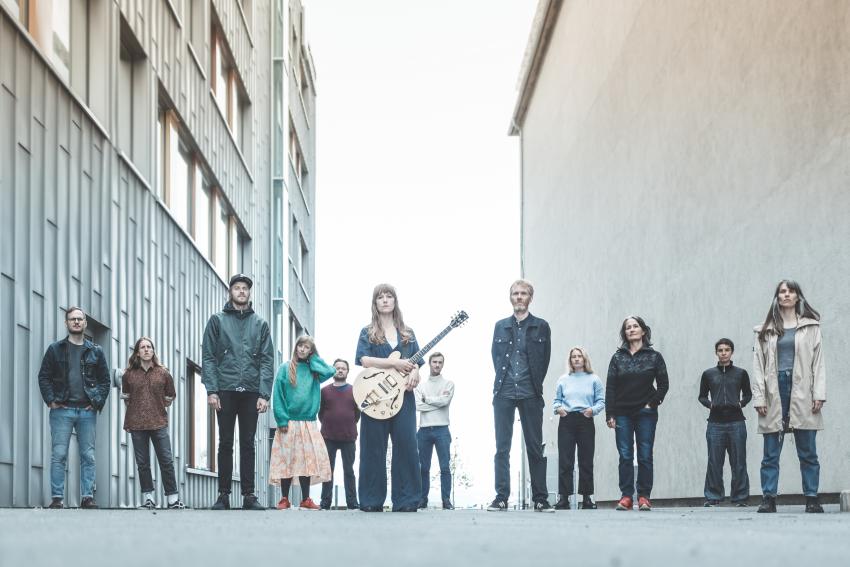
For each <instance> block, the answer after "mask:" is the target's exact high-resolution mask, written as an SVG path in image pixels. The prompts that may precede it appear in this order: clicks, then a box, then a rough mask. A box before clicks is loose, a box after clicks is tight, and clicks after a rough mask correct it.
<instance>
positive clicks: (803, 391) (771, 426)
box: [752, 317, 826, 433]
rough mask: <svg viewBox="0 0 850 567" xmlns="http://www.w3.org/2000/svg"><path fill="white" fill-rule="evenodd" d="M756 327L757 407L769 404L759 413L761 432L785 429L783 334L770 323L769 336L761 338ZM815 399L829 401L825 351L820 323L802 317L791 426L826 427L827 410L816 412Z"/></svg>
mask: <svg viewBox="0 0 850 567" xmlns="http://www.w3.org/2000/svg"><path fill="white" fill-rule="evenodd" d="M761 329H762V326H761V325H759V326H757V327H755V332H756V341H755V348H754V349H753V381H752V387H753V406H754V407H766V408H767V415H765V416H764V417H762V416H759V428H758V432H759V433H777V432H779V431H782V402H781V401H780V398H779V379H778V372H777V360H776V358H777V355H776V342H777V340H778V339H779V335H778V334H777V333H776V331H775V330H774V329H773V324H772V323H771V324H769V325H768V330H767V336H766V337H765V340H764V341H760V340H759V338H758V333H759V332H760V331H761ZM814 400H822V401H826V370H825V369H824V363H823V351H822V350H821V333H820V323H819V322H818V321H816V320H814V319H810V318H808V317H802V318H800V320H799V321H798V323H797V332H796V333H795V334H794V369H793V376H792V383H791V409H790V414H789V426H790V427H791V429H815V430H819V429H823V412H822V411H821V412H818V413H814V412H812V402H813V401H814Z"/></svg>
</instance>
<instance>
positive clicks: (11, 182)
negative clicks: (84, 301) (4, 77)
mask: <svg viewBox="0 0 850 567" xmlns="http://www.w3.org/2000/svg"><path fill="white" fill-rule="evenodd" d="M2 57H3V59H2V63H3V64H0V67H3V66H4V65H5V63H6V60H7V58H8V55H7V54H5V53H4V54H3V56H2ZM0 120H2V121H3V123H4V124H14V123H15V98H14V97H13V96H12V95H11V94H9V92H8V91H6V90H5V89H0ZM15 148H17V144H16V143H15V129H14V128H0V196H2V198H3V200H4V201H8V200H9V199H11V198H12V195H13V191H14V187H15V174H16V169H15V161H16V160H15V153H16V152H15ZM14 216H15V213H14V211H13V209H12V207H0V273H3V274H7V275H9V276H12V275H13V274H14V271H15V270H14V261H15V239H14V235H15V224H14Z"/></svg>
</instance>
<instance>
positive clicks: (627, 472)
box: [614, 408, 658, 498]
mask: <svg viewBox="0 0 850 567" xmlns="http://www.w3.org/2000/svg"><path fill="white" fill-rule="evenodd" d="M615 420H616V427H615V428H614V437H615V439H616V441H617V452H618V453H619V454H620V494H622V495H623V496H629V497H632V496H634V494H635V469H634V452H633V451H634V445H635V444H637V461H638V477H637V493H638V496H645V497H646V498H649V495H650V493H651V492H652V448H653V446H654V445H655V427H656V425H658V410H657V409H656V408H642V409H641V410H640V411H639V412H638V413H636V414H632V415H618V416H616V417H615Z"/></svg>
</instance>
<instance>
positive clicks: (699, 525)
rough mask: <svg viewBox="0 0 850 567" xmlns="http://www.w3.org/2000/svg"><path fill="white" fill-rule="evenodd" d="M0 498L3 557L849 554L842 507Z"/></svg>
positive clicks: (61, 560)
mask: <svg viewBox="0 0 850 567" xmlns="http://www.w3.org/2000/svg"><path fill="white" fill-rule="evenodd" d="M825 509H826V511H827V513H825V514H805V513H803V506H780V507H779V512H778V513H776V514H756V510H755V508H754V507H751V508H745V509H739V508H729V507H720V508H711V509H707V508H656V509H654V510H653V511H652V512H638V511H632V512H617V511H614V510H612V509H599V510H570V511H558V512H556V513H550V514H544V513H537V512H532V511H508V512H486V511H483V510H455V511H442V510H426V511H420V512H418V513H415V514H411V513H389V512H385V513H373V514H367V513H363V512H359V511H347V510H341V511H319V512H310V511H302V510H295V509H294V510H288V511H277V510H268V511H265V512H247V511H242V510H232V511H228V512H212V511H207V510H182V511H173V510H156V511H147V510H47V509H41V508H38V509H2V510H0V565H2V567H40V566H54V565H56V566H58V565H62V566H75V565H81V566H86V567H99V566H109V567H116V566H122V567H134V566H142V565H144V566H151V565H203V566H207V567H216V566H220V565H222V566H223V565H229V566H234V567H249V566H255V565H262V564H264V563H267V564H268V565H270V566H272V565H275V566H276V565H281V566H287V567H289V566H292V567H308V566H309V567H312V566H326V565H328V566H330V565H335V566H342V565H346V566H347V565H356V566H359V565H364V566H367V565H368V566H374V567H385V566H386V567H389V566H392V567H399V566H419V565H428V566H430V567H436V566H440V565H471V566H473V567H483V566H484V565H487V566H498V565H539V564H544V563H555V564H559V565H565V566H566V565H569V566H571V567H572V566H574V565H602V566H610V567H630V566H639V565H641V566H642V565H654V566H656V565H660V566H665V565H671V566H673V565H676V566H702V565H705V566H708V565H711V566H712V567H730V566H736V565H749V566H753V565H769V566H771V567H775V566H784V565H788V566H792V565H793V566H795V567H816V566H821V565H829V566H833V565H834V566H845V565H850V513H839V512H838V505H828V506H825Z"/></svg>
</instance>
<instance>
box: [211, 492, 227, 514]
mask: <svg viewBox="0 0 850 567" xmlns="http://www.w3.org/2000/svg"><path fill="white" fill-rule="evenodd" d="M210 510H230V495H229V494H225V493H223V492H222V493H221V494H219V495H218V500H216V501H215V504H213V505H212V507H211V508H210Z"/></svg>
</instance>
